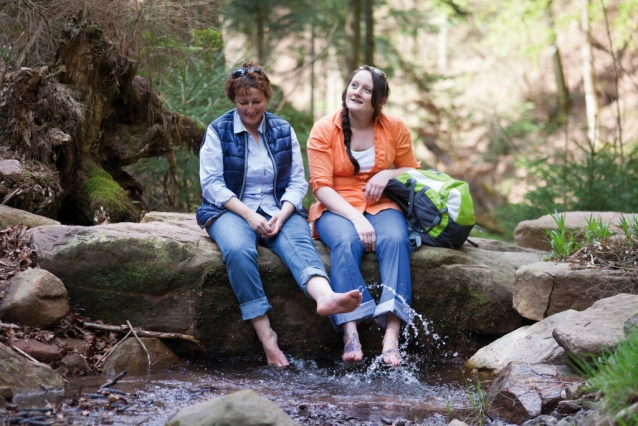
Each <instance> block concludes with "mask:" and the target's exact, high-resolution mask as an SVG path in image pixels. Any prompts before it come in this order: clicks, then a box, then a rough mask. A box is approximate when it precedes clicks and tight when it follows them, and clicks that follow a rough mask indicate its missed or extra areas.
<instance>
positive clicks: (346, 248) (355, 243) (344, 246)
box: [331, 233, 363, 255]
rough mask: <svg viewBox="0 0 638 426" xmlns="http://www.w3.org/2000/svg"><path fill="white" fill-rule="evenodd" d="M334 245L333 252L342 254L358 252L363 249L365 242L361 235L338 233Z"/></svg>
mask: <svg viewBox="0 0 638 426" xmlns="http://www.w3.org/2000/svg"><path fill="white" fill-rule="evenodd" d="M333 241H334V245H333V247H332V249H331V253H332V252H336V253H339V254H340V255H342V254H347V253H358V252H360V251H362V250H363V243H362V242H361V239H360V238H359V235H348V234H346V233H340V234H337V235H336V236H335V237H334V238H333Z"/></svg>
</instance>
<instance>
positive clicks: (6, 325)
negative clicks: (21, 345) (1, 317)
mask: <svg viewBox="0 0 638 426" xmlns="http://www.w3.org/2000/svg"><path fill="white" fill-rule="evenodd" d="M0 328H13V329H17V328H20V326H18V325H15V324H10V323H6V322H1V321H0Z"/></svg>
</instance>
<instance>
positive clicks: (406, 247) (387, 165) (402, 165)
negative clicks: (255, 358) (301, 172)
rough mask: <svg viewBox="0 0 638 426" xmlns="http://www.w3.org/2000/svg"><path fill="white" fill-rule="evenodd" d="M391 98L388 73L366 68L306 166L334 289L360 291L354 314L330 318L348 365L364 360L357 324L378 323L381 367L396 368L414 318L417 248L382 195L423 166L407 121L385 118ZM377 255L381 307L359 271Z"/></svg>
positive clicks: (320, 133) (317, 133)
mask: <svg viewBox="0 0 638 426" xmlns="http://www.w3.org/2000/svg"><path fill="white" fill-rule="evenodd" d="M389 94H390V89H389V87H388V81H387V79H386V76H385V74H384V73H383V72H382V71H381V70H379V69H377V68H374V67H370V66H367V65H364V66H362V67H360V68H359V69H358V70H356V71H355V72H354V74H353V76H352V78H351V79H350V82H349V83H348V86H347V87H346V89H345V90H344V91H343V95H342V101H343V104H342V108H341V109H339V110H338V111H337V112H335V113H334V114H332V115H329V116H327V117H324V118H322V119H321V120H319V121H318V122H316V123H315V125H314V126H313V128H312V131H311V133H310V138H309V139H308V161H309V166H310V183H311V185H312V189H313V192H314V194H315V197H316V198H317V203H315V204H314V205H313V206H312V207H311V208H310V215H309V218H308V220H309V221H310V222H314V226H315V228H314V229H315V232H316V233H317V234H318V236H319V237H320V238H321V240H322V241H323V242H324V243H325V244H326V245H327V246H328V247H329V248H330V282H331V285H332V288H333V290H334V291H336V292H347V291H352V290H354V289H362V292H363V300H362V302H361V305H360V306H359V307H358V308H357V309H355V310H354V311H352V312H348V313H342V314H334V315H331V317H330V319H331V321H332V323H333V325H334V326H335V329H337V330H339V331H343V332H344V337H343V340H344V344H345V347H344V351H343V356H342V358H343V360H344V361H346V362H348V361H360V360H361V359H362V358H363V351H362V349H361V343H360V341H359V336H358V332H357V323H358V322H359V321H360V320H362V319H364V318H366V317H374V318H375V320H376V321H377V323H378V324H379V325H380V326H381V327H384V328H385V334H384V337H383V349H382V359H383V362H385V363H386V364H389V365H392V366H398V365H399V364H400V363H401V353H400V351H399V337H400V330H401V323H402V322H404V323H405V322H408V321H410V319H411V313H410V312H411V311H410V309H409V305H410V302H411V297H412V285H411V281H410V253H411V251H412V247H411V245H410V240H409V238H408V229H407V225H406V221H405V219H404V217H403V215H402V213H401V211H400V210H399V207H398V206H397V205H396V204H395V203H394V202H393V201H391V200H390V199H388V198H387V197H386V196H385V195H384V194H383V190H384V189H385V187H386V186H387V184H388V181H389V180H390V179H392V178H394V177H396V176H398V175H400V174H402V173H404V172H406V171H408V170H412V169H414V168H418V167H419V166H420V165H419V163H418V162H417V161H416V158H415V156H414V152H413V151H412V140H411V137H410V133H409V131H408V129H407V127H406V126H405V124H403V121H401V119H399V118H396V117H392V116H389V115H387V114H384V113H383V112H382V109H383V106H384V105H385V103H386V101H387V100H388V96H389ZM373 251H374V252H376V256H377V259H378V261H379V269H380V275H381V281H382V282H381V284H382V285H383V290H382V293H381V298H380V300H379V303H378V304H377V303H376V302H375V301H374V299H373V298H372V297H371V295H370V293H369V292H368V289H367V287H366V283H365V282H364V280H363V277H362V275H361V272H360V267H361V258H362V256H363V253H364V252H373Z"/></svg>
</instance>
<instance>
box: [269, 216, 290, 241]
mask: <svg viewBox="0 0 638 426" xmlns="http://www.w3.org/2000/svg"><path fill="white" fill-rule="evenodd" d="M289 217H290V214H286V212H285V211H284V210H281V211H280V212H279V213H275V214H274V215H273V216H272V217H271V218H270V220H269V221H268V226H270V232H269V233H268V234H267V235H265V237H266V238H270V237H274V236H275V235H277V234H278V233H279V231H281V227H282V226H284V223H286V221H287V220H288V218H289Z"/></svg>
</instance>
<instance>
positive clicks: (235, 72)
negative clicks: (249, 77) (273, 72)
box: [230, 67, 264, 79]
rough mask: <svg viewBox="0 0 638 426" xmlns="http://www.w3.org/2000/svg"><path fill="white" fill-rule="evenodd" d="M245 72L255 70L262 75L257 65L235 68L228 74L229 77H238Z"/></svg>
mask: <svg viewBox="0 0 638 426" xmlns="http://www.w3.org/2000/svg"><path fill="white" fill-rule="evenodd" d="M247 72H256V73H257V74H259V75H264V74H263V73H262V72H261V70H260V69H259V68H257V67H250V68H237V69H235V71H233V73H232V74H231V75H230V78H233V79H234V78H239V77H242V76H244V75H246V73H247Z"/></svg>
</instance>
